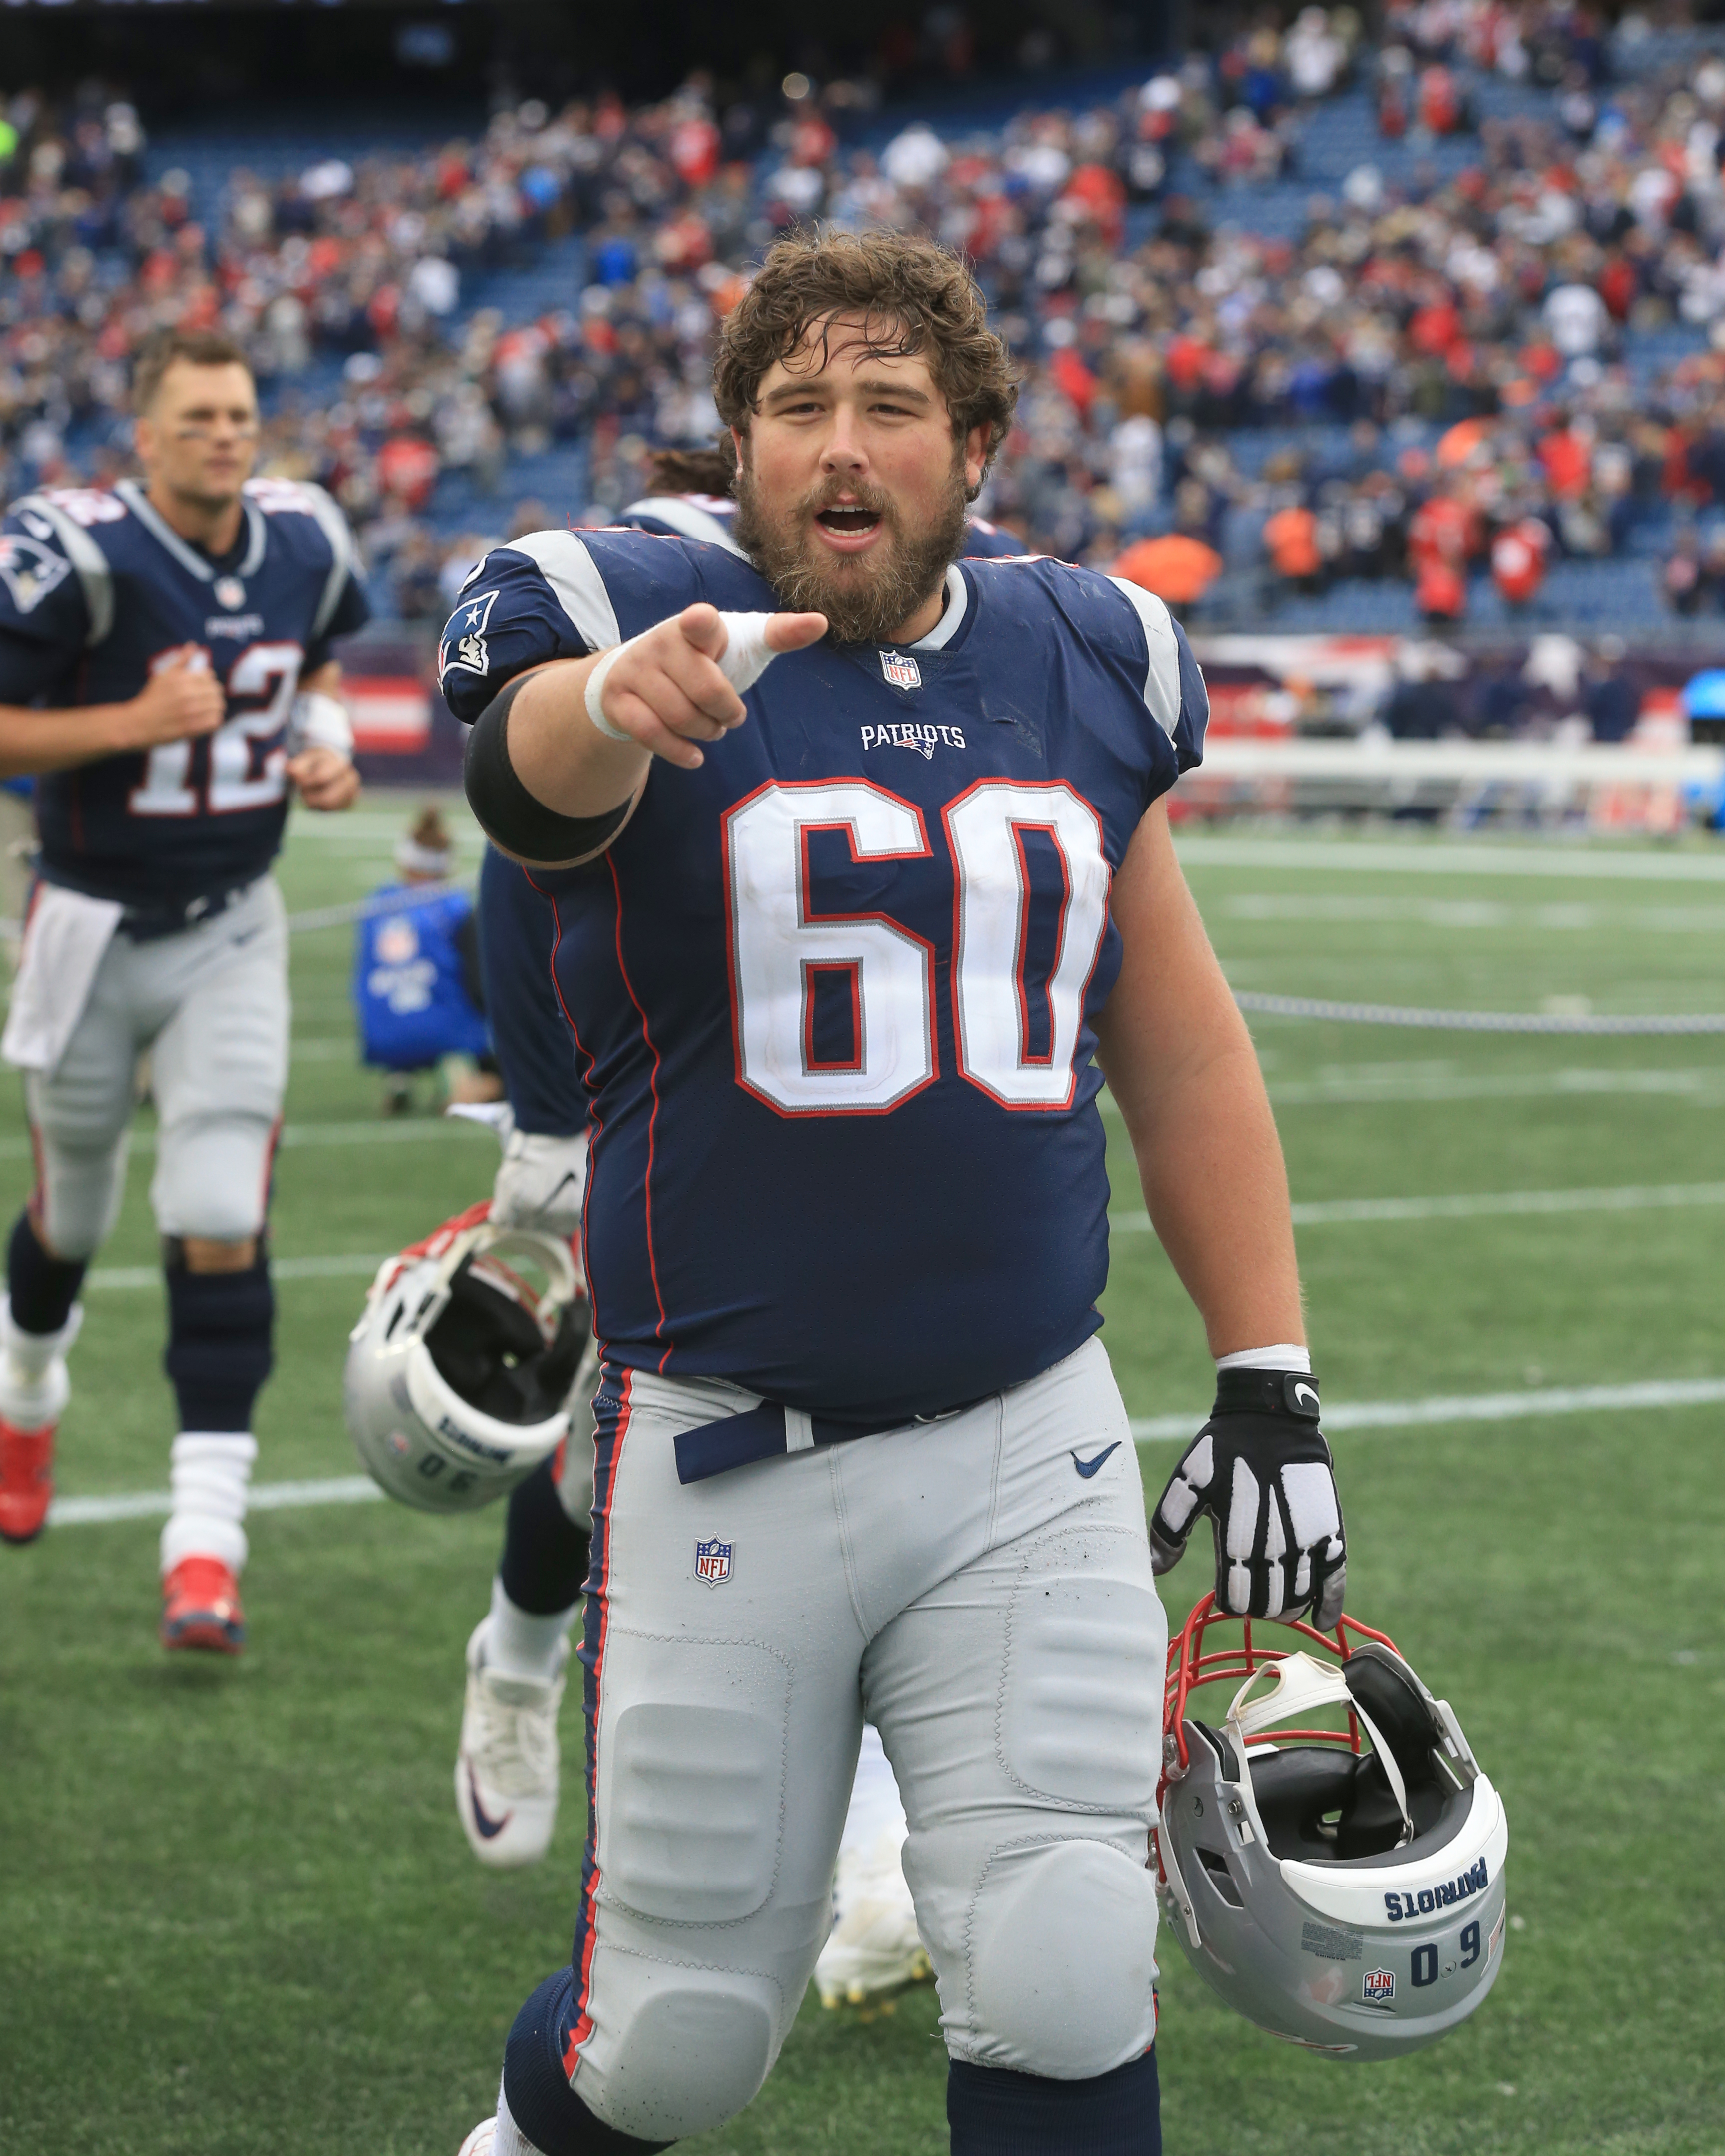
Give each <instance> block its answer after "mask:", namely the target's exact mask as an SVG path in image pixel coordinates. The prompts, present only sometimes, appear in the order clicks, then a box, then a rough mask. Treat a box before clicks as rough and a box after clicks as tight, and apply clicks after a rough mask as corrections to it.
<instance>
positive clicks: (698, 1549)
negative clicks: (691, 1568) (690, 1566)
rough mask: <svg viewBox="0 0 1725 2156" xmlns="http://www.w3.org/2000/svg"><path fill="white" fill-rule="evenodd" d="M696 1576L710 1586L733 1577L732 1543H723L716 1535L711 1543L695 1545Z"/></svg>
mask: <svg viewBox="0 0 1725 2156" xmlns="http://www.w3.org/2000/svg"><path fill="white" fill-rule="evenodd" d="M695 1577H696V1578H697V1579H700V1580H704V1581H705V1582H706V1584H707V1585H708V1586H709V1587H716V1586H718V1584H720V1582H721V1580H726V1579H729V1578H730V1577H731V1544H730V1543H721V1542H720V1541H719V1540H718V1538H717V1537H714V1539H713V1540H712V1541H711V1542H710V1543H696V1545H695Z"/></svg>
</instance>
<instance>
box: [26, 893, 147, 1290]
mask: <svg viewBox="0 0 1725 2156" xmlns="http://www.w3.org/2000/svg"><path fill="white" fill-rule="evenodd" d="M132 955H133V954H132V950H131V945H130V944H129V943H127V942H126V940H125V938H124V937H117V936H116V937H115V938H114V939H113V941H112V942H110V944H109V946H108V948H107V949H106V950H105V952H103V954H102V960H101V963H100V965H99V966H98V967H97V968H96V973H95V980H94V981H93V982H92V983H90V995H89V998H88V1000H87V1001H86V1003H85V1006H84V1011H83V1014H82V1016H81V1017H80V1019H79V1021H78V1023H77V1024H76V1025H75V1026H74V1029H73V1030H72V1036H71V1039H69V1041H68V1042H67V1043H66V1046H65V1049H64V1052H63V1054H62V1055H61V1057H60V1060H59V1062H58V1063H57V1064H56V1065H55V1066H54V1069H53V1070H49V1071H32V1072H31V1073H30V1074H29V1076H28V1080H27V1081H26V1086H25V1091H26V1097H27V1099H28V1104H29V1111H30V1121H31V1123H32V1124H33V1127H34V1130H35V1136H36V1147H37V1170H38V1192H39V1203H40V1207H41V1212H42V1224H43V1228H44V1232H45V1233H46V1235H47V1237H48V1242H49V1248H50V1249H51V1250H54V1251H55V1252H56V1253H57V1254H58V1255H59V1256H60V1257H63V1258H88V1257H90V1256H93V1255H95V1251H96V1250H98V1249H99V1248H100V1245H101V1244H102V1243H103V1242H104V1241H105V1240H106V1238H107V1235H108V1232H109V1230H110V1229H111V1228H112V1227H113V1225H114V1222H115V1219H116V1217H117V1216H118V1214H119V1211H120V1203H121V1198H122V1196H123V1195H124V1193H125V1190H126V1138H127V1131H128V1127H129V1126H130V1124H131V1117H132V1109H133V1104H134V1091H133V1089H134V1084H135V1074H136V1065H137V1056H138V1048H137V1037H136V1030H135V1023H134V1018H133V1013H132V1009H131V957H132Z"/></svg>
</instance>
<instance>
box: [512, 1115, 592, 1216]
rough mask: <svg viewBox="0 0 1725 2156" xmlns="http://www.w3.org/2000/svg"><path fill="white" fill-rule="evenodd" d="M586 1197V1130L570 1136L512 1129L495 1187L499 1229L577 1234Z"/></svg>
mask: <svg viewBox="0 0 1725 2156" xmlns="http://www.w3.org/2000/svg"><path fill="white" fill-rule="evenodd" d="M586 1196H587V1132H585V1131H579V1132H577V1133H576V1135H575V1136H574V1137H572V1138H560V1137H550V1136H548V1135H547V1134H545V1133H542V1132H537V1131H511V1132H510V1134H509V1136H508V1137H507V1138H506V1139H505V1141H504V1145H503V1159H502V1162H501V1164H500V1165H499V1167H498V1170H497V1179H496V1181H495V1183H493V1184H492V1186H491V1218H492V1219H493V1220H495V1222H496V1224H497V1225H498V1226H499V1227H500V1228H537V1229H541V1230H542V1232H543V1233H544V1234H546V1235H579V1234H580V1232H581V1208H582V1204H583V1200H584V1199H585V1198H586Z"/></svg>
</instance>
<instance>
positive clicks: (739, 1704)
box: [565, 1340, 1168, 2140]
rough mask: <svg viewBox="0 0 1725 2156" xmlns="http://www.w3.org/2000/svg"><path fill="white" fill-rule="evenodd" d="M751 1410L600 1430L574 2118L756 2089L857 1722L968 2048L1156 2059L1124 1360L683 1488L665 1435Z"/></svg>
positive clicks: (1152, 1780)
mask: <svg viewBox="0 0 1725 2156" xmlns="http://www.w3.org/2000/svg"><path fill="white" fill-rule="evenodd" d="M753 1404H754V1400H753V1397H752V1395H751V1394H746V1393H742V1392H739V1391H738V1390H737V1389H735V1388H733V1387H731V1386H728V1385H722V1384H716V1383H702V1382H699V1381H691V1380H683V1381H673V1380H668V1379H665V1378H655V1377H652V1376H649V1375H646V1374H644V1373H639V1372H634V1373H620V1375H618V1376H615V1377H614V1378H611V1379H608V1382H607V1384H606V1385H605V1387H604V1388H603V1390H602V1392H601V1394H600V1399H599V1401H598V1440H597V1453H598V1471H597V1474H596V1477H595V1487H596V1503H595V1507H594V1531H595V1544H594V1558H595V1566H596V1571H595V1575H594V1576H595V1577H596V1578H598V1582H599V1586H598V1591H597V1592H596V1593H594V1594H589V1596H588V1614H587V1650H586V1658H588V1659H590V1661H591V1665H592V1666H591V1667H590V1670H589V1674H588V1713H589V1725H588V1726H589V1741H590V1743H591V1746H592V1755H591V1763H592V1766H593V1772H594V1774H595V1785H594V1786H595V1803H594V1808H593V1821H592V1825H591V1826H590V1829H589V1832H590V1834H592V1835H593V1836H594V1840H593V1843H592V1845H590V1851H589V1854H590V1859H591V1861H590V1862H589V1865H588V1871H587V1875H586V1879H587V1883H586V1886H585V1889H584V1904H583V1912H582V1921H581V1928H580V1929H579V1931H578V1934H577V1963H576V1969H575V1979H576V1991H575V1999H574V2010H573V2012H574V2020H573V2023H572V2027H573V2035H572V2041H571V2044H570V2046H569V2050H568V2052H567V2056H566V2058H565V2071H570V2070H571V2066H572V2086H573V2087H574V2089H575V2092H576V2093H577V2094H578V2096H580V2097H581V2098H582V2099H583V2102H585V2103H586V2104H587V2105H588V2107H589V2109H591V2110H592V2111H593V2112H595V2113H596V2114H597V2115H598V2117H600V2118H601V2119H603V2121H605V2122H606V2123H608V2124H609V2125H611V2126H613V2127H615V2128H618V2129H619V2130H620V2131H622V2132H624V2133H632V2134H636V2135H638V2136H639V2137H641V2138H643V2139H647V2140H665V2139H670V2138H681V2137H683V2136H684V2135H686V2134H691V2133H700V2132H701V2131H702V2130H703V2129H705V2128H710V2127H713V2126H716V2125H717V2124H719V2123H721V2121H723V2120H724V2119H726V2118H728V2117H731V2116H732V2114H733V2113H735V2112H737V2111H740V2110H741V2109H742V2107H743V2105H745V2104H746V2103H747V2102H748V2101H749V2099H750V2098H751V2097H752V2096H753V2095H754V2093H755V2092H756V2090H757V2089H758V2088H759V2087H760V2086H761V2083H762V2081H763V2080H764V2079H765V2078H766V2076H767V2073H768V2069H769V2068H770V2067H771V2066H772V2064H773V2060H774V2058H775V2057H776V2056H778V2049H779V2046H780V2045H781V2044H782V2043H783V2040H784V2037H785V2035H786V2033H787V2031H788V2029H789V2027H790V2025H791V2023H792V2021H793V2019H794V2018H795V2015H796V2012H797V2008H798V2003H799V2002H800V2000H801V1999H802V1996H803V1989H804V1987H805V1985H806V1984H807V1983H808V1981H809V1974H810V1973H811V1971H812V1970H813V1969H814V1962H815V1958H816V1957H817V1955H818V1954H819V1951H820V1948H821V1947H822V1945H823V1943H824V1940H825V1938H826V1934H827V1930H828V1928H829V1922H830V1913H831V1912H830V1904H829V1895H830V1891H831V1884H832V1878H833V1866H834V1859H835V1856H836V1854H837V1851H838V1846H839V1833H840V1830H841V1828H842V1826H843V1823H844V1820H845V1805H846V1803H847V1800H848V1799H849V1797H850V1787H851V1779H852V1775H853V1774H854V1772H855V1764H856V1757H857V1745H858V1740H859V1737H860V1731H861V1727H862V1722H863V1717H864V1714H865V1712H866V1713H867V1715H868V1717H869V1719H870V1720H871V1721H873V1722H875V1723H876V1724H877V1725H878V1727H879V1728H880V1735H881V1738H882V1739H883V1741H884V1743H885V1745H886V1752H887V1755H888V1757H889V1758H891V1762H892V1765H893V1768H894V1770H895V1772H896V1774H897V1777H898V1783H899V1787H900V1789H901V1791H902V1793H903V1796H904V1801H905V1809H906V1814H907V1815H908V1817H909V1820H910V1836H909V1840H907V1842H906V1845H905V1851H904V1866H905V1876H906V1879H907V1880H908V1881H909V1882H910V1886H911V1892H912V1894H913V1896H914V1897H915V1900H916V1917H917V1922H918V1925H919V1927H920V1928H921V1930H922V1936H923V1938H924V1941H925V1942H926V1943H927V1948H928V1950H929V1954H930V1957H931V1958H932V1962H933V1964H934V1969H935V1974H936V1977H937V1981H938V1984H939V1988H940V2001H941V2022H942V2030H943V2031H944V2034H945V2036H946V2040H947V2048H948V2050H949V2051H950V2052H951V2053H952V2056H954V2057H956V2058H959V2059H966V2060H970V2061H974V2062H976V2063H978V2064H979V2065H982V2066H1003V2067H1010V2068H1015V2069H1017V2070H1018V2071H1021V2072H1025V2073H1032V2074H1040V2075H1045V2076H1052V2077H1054V2078H1057V2079H1065V2080H1081V2079H1086V2078H1088V2077H1090V2076H1094V2075H1097V2074H1102V2073H1106V2072H1108V2071H1110V2070H1111V2069H1112V2068H1113V2067H1115V2066H1121V2065H1122V2064H1124V2063H1125V2062H1126V2061H1127V2060H1129V2059H1132V2058H1134V2057H1137V2056H1138V2055H1140V2054H1141V2053H1142V2052H1143V2051H1145V2050H1146V2049H1147V2047H1148V2046H1149V2045H1150V2044H1151V2043H1152V2041H1153V2040H1154V2036H1155V2033H1156V2008H1155V2000H1154V1996H1153V1979H1154V1977H1155V1974H1156V1967H1155V1961H1154V1944H1155V1936H1156V1897H1155V1892H1154V1888H1153V1875H1152V1874H1151V1873H1150V1872H1149V1871H1147V1869H1146V1863H1147V1856H1148V1835H1147V1830H1148V1828H1149V1825H1150V1823H1151V1820H1152V1818H1153V1808H1154V1803H1155V1793H1156V1782H1157V1774H1158V1761H1159V1758H1160V1753H1161V1742H1162V1738H1161V1728H1162V1697H1163V1660H1164V1654H1165V1650H1166V1645H1167V1636H1168V1635H1167V1625H1166V1620H1164V1618H1163V1611H1162V1607H1161V1604H1160V1603H1159V1602H1158V1599H1157V1597H1156V1591H1155V1586H1154V1583H1153V1579H1152V1577H1151V1568H1150V1552H1149V1546H1148V1541H1147V1535H1146V1532H1145V1522H1144V1496H1143V1490H1142V1485H1141V1483H1140V1481H1139V1479H1138V1466H1137V1456H1136V1455H1135V1453H1134V1451H1133V1449H1132V1439H1131V1435H1130V1431H1129V1430H1128V1426H1127V1418H1126V1414H1125V1410H1124V1409H1123V1408H1122V1404H1121V1399H1120V1395H1119V1392H1118V1390H1117V1388H1116V1386H1115V1383H1114V1379H1113V1376H1112V1373H1111V1371H1110V1369H1109V1367H1108V1359H1107V1357H1106V1354H1105V1353H1103V1350H1102V1347H1101V1342H1100V1341H1097V1340H1091V1341H1090V1342H1087V1343H1086V1345H1085V1346H1084V1347H1081V1348H1080V1349H1079V1350H1078V1352H1077V1353H1076V1354H1074V1355H1071V1356H1070V1357H1069V1358H1067V1359H1066V1360H1065V1362H1063V1363H1059V1364H1057V1365H1056V1366H1055V1368H1053V1369H1051V1370H1049V1371H1046V1372H1045V1373H1043V1374H1042V1375H1041V1376H1040V1377H1039V1378H1033V1379H1032V1380H1030V1381H1029V1383H1026V1384H1023V1385H1019V1386H1018V1387H1016V1388H1015V1389H1013V1390H1012V1391H1010V1392H1008V1393H1006V1394H1002V1395H1000V1396H999V1397H997V1398H995V1399H990V1400H988V1401H986V1402H984V1403H983V1404H982V1405H981V1406H979V1407H976V1408H973V1409H969V1410H968V1412H966V1413H965V1414H962V1415H959V1416H956V1417H953V1418H951V1419H947V1420H946V1421H942V1422H940V1423H937V1424H922V1425H912V1426H911V1427H908V1428H906V1429H903V1430H895V1431H890V1432H887V1433H886V1434H884V1435H880V1436H877V1437H870V1438H863V1439H860V1440H853V1441H851V1442H850V1443H847V1444H843V1445H832V1446H829V1447H825V1448H822V1449H819V1450H807V1451H802V1452H796V1453H791V1454H788V1455H783V1456H781V1457H779V1458H778V1459H773V1460H762V1461H759V1462H757V1463H755V1464H754V1465H752V1466H747V1467H742V1468H737V1469H735V1470H733V1471H731V1472H730V1473H728V1474H725V1475H721V1476H715V1477H714V1478H713V1479H711V1481H705V1482H699V1483H695V1484H692V1485H691V1486H687V1487H685V1486H682V1485H681V1484H680V1483H679V1481H678V1480H677V1475H676V1466H675V1456H674V1453H673V1450H672V1443H671V1440H672V1435H673V1433H674V1432H675V1430H678V1429H685V1428H690V1427H692V1426H694V1425H696V1424H701V1423H704V1422H709V1421H712V1420H715V1419H717V1418H719V1417H720V1416H722V1415H726V1414H736V1413H738V1412H740V1411H741V1410H742V1409H746V1408H748V1407H751V1406H752V1405H753ZM697 1543H706V1544H710V1545H711V1544H715V1543H716V1544H720V1545H723V1544H728V1545H729V1552H728V1566H726V1565H725V1564H724V1560H723V1558H717V1553H715V1552H713V1551H711V1550H710V1551H709V1553H708V1556H707V1569H708V1571H709V1572H712V1571H715V1570H717V1569H720V1568H724V1569H725V1570H726V1577H724V1578H722V1579H720V1580H717V1581H716V1582H715V1583H714V1584H708V1583H707V1581H706V1580H704V1579H703V1578H701V1577H699V1576H698V1574H697V1571H696V1544H697ZM716 1558H717V1562H716ZM595 1707H596V1712H595Z"/></svg>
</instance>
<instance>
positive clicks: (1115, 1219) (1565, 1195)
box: [85, 1183, 1725, 1291]
mask: <svg viewBox="0 0 1725 2156" xmlns="http://www.w3.org/2000/svg"><path fill="white" fill-rule="evenodd" d="M1691 1205H1701V1206H1708V1205H1725V1183H1623V1184H1620V1185H1618V1186H1617V1187H1616V1188H1608V1189H1604V1190H1488V1191H1482V1192H1480V1193H1477V1194H1476V1195H1473V1196H1467V1195H1464V1194H1456V1195H1443V1196H1436V1197H1427V1198H1320V1199H1308V1200H1307V1201H1306V1202H1305V1203H1304V1204H1296V1206H1295V1207H1294V1209H1293V1212H1294V1225H1295V1226H1296V1228H1334V1227H1346V1226H1349V1225H1353V1224H1370V1223H1371V1222H1373V1221H1396V1220H1475V1219H1484V1218H1489V1217H1491V1216H1493V1215H1496V1216H1500V1217H1501V1216H1503V1215H1507V1214H1541V1213H1640V1212H1651V1211H1657V1210H1660V1209H1665V1208H1669V1207H1672V1206H1691ZM1108 1225H1109V1226H1110V1228H1111V1229H1114V1230H1115V1231H1116V1232H1117V1234H1120V1235H1148V1234H1149V1232H1150V1215H1149V1214H1147V1213H1111V1214H1109V1215H1108ZM388 1255H389V1253H388V1251H375V1250H353V1251H336V1252H333V1253H331V1255H327V1256H318V1257H302V1258H275V1259H272V1260H271V1261H270V1273H271V1276H273V1277H274V1278H275V1279H276V1280H278V1281H302V1280H369V1279H370V1278H371V1276H372V1274H373V1273H374V1272H376V1270H377V1268H378V1266H379V1265H382V1262H383V1260H384V1259H385V1257H387V1256H388ZM161 1280H162V1273H161V1270H160V1269H159V1268H158V1267H157V1266H155V1265H98V1266H96V1267H95V1270H94V1271H92V1272H91V1273H90V1274H89V1275H88V1276H87V1277H86V1279H85V1286H86V1287H87V1288H92V1289H110V1290H121V1291H125V1290H131V1289H139V1290H144V1289H149V1288H153V1287H156V1286H159V1285H160V1282H161Z"/></svg>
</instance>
